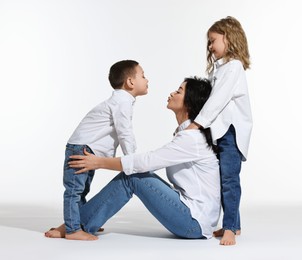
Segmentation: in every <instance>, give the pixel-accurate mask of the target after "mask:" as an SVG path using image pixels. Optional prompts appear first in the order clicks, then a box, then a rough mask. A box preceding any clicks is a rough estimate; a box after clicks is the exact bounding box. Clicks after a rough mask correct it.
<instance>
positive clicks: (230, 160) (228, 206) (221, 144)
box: [217, 125, 242, 232]
mask: <svg viewBox="0 0 302 260" xmlns="http://www.w3.org/2000/svg"><path fill="white" fill-rule="evenodd" d="M217 145H218V148H219V155H218V157H219V164H220V176H221V193H222V194H221V199H222V208H223V212H224V214H223V220H222V227H223V229H224V230H232V231H233V232H236V231H237V230H240V229H241V226H240V214H239V204H240V197H241V187H240V177H239V173H240V170H241V160H242V155H241V152H240V151H239V149H238V147H237V144H236V133H235V128H234V126H233V125H231V126H230V127H229V129H228V131H227V132H226V133H225V135H224V136H223V137H222V138H220V139H218V140H217Z"/></svg>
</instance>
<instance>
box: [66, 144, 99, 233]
mask: <svg viewBox="0 0 302 260" xmlns="http://www.w3.org/2000/svg"><path fill="white" fill-rule="evenodd" d="M84 148H86V150H87V151H88V152H90V153H93V152H92V150H91V149H90V148H89V147H88V146H87V145H73V144H67V145H66V150H65V161H64V176H63V184H64V187H65V192H64V222H65V227H66V233H67V234H71V233H73V232H76V231H79V230H81V221H80V209H79V208H80V207H81V206H82V205H84V204H85V203H86V195H87V194H88V192H89V191H90V184H91V182H92V179H93V176H94V170H93V171H89V172H85V173H82V174H75V171H77V169H74V168H70V167H69V165H68V161H70V158H69V156H70V155H79V154H80V155H83V151H84Z"/></svg>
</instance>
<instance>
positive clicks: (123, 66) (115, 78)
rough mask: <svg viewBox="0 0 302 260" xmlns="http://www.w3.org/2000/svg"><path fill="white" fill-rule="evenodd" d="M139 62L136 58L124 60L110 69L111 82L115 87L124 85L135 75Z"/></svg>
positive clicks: (118, 87) (109, 77)
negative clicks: (128, 78)
mask: <svg viewBox="0 0 302 260" xmlns="http://www.w3.org/2000/svg"><path fill="white" fill-rule="evenodd" d="M138 64H139V63H138V62H137V61H134V60H122V61H118V62H116V63H114V64H113V65H112V66H111V68H110V70H109V76H108V79H109V82H110V84H111V86H112V87H113V88H114V89H120V88H122V87H123V85H124V82H125V80H126V79H127V77H129V76H134V75H135V73H136V70H135V68H136V66H137V65H138Z"/></svg>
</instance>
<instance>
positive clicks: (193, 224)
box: [46, 77, 220, 239]
mask: <svg viewBox="0 0 302 260" xmlns="http://www.w3.org/2000/svg"><path fill="white" fill-rule="evenodd" d="M210 92H211V84H210V83H209V81H208V80H206V79H199V78H196V77H194V78H185V80H184V82H183V83H182V84H181V86H180V87H179V88H178V90H177V91H175V92H173V93H171V94H170V97H169V98H168V105H167V107H168V108H169V109H171V110H172V111H173V112H174V113H175V115H176V119H177V122H178V127H177V129H176V132H175V136H174V138H173V140H172V141H171V142H169V143H168V144H166V145H164V146H163V147H161V148H159V149H157V150H154V151H151V152H147V153H142V154H131V155H126V156H124V157H118V158H102V157H97V156H95V155H93V154H90V153H87V152H86V151H85V154H86V156H80V155H75V156H71V157H70V158H71V159H73V160H71V161H70V162H69V166H70V167H74V168H80V170H79V171H77V173H78V174H80V173H82V172H85V171H87V170H90V169H98V168H103V169H111V170H118V171H123V172H120V173H119V174H118V175H117V176H116V177H115V178H114V179H113V180H112V181H111V182H109V183H108V184H107V185H106V186H105V187H104V188H103V189H102V190H101V191H100V192H99V193H98V194H96V195H95V196H94V197H93V198H92V199H91V200H89V201H88V202H87V203H86V204H85V205H83V206H82V207H81V210H80V211H81V223H82V226H83V229H84V231H86V232H88V233H90V234H94V233H96V232H97V231H98V230H99V228H100V227H101V226H102V225H103V224H104V223H105V222H106V221H107V220H108V219H109V218H110V217H112V216H113V215H114V214H115V213H117V212H118V211H119V210H120V209H121V208H122V207H123V206H124V205H125V204H126V203H127V202H128V201H129V200H130V199H131V197H132V195H133V194H135V195H136V196H137V197H138V198H139V199H140V200H141V201H142V202H143V204H144V205H145V206H146V208H147V209H148V210H149V211H150V212H151V213H152V214H153V216H154V217H155V218H157V219H158V221H159V222H160V223H161V224H162V225H163V226H165V227H166V228H167V229H168V230H169V231H170V232H171V233H173V234H175V235H176V236H178V237H181V238H207V239H208V238H211V237H212V234H213V231H214V229H215V228H216V225H217V223H218V220H219V214H220V178H219V165H218V160H217V157H216V154H215V152H214V151H213V150H214V149H215V147H214V146H213V143H212V138H211V134H210V131H209V129H193V130H185V128H186V127H187V126H188V125H189V124H190V123H191V122H192V121H193V120H194V118H195V117H196V116H197V114H198V113H199V111H200V110H201V108H202V107H203V105H204V103H205V102H206V100H207V99H208V97H209V95H210ZM165 167H166V172H167V178H168V180H169V181H170V182H171V184H172V185H173V186H170V185H169V184H168V183H166V182H165V181H164V180H163V179H161V178H160V177H159V176H157V175H156V174H155V173H153V172H150V171H152V170H157V169H161V168H165ZM58 231H59V232H61V234H62V233H64V227H63V226H60V227H59V228H57V229H55V230H53V232H58ZM49 232H51V231H49ZM49 232H47V233H46V236H48V237H55V236H52V234H51V233H49Z"/></svg>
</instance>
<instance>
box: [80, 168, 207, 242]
mask: <svg viewBox="0 0 302 260" xmlns="http://www.w3.org/2000/svg"><path fill="white" fill-rule="evenodd" d="M133 194H135V195H136V196H137V197H138V198H139V199H140V200H141V201H142V202H143V204H144V205H145V206H146V208H147V209H148V210H149V211H150V212H151V214H152V215H153V216H154V217H155V218H156V219H157V220H158V221H159V222H160V223H161V224H162V225H163V226H165V227H166V228H167V229H168V230H169V231H170V232H171V233H173V234H175V235H176V236H178V237H182V238H204V237H203V235H202V230H201V228H200V226H199V224H198V222H197V221H196V220H195V219H193V218H192V217H191V214H190V209H189V208H188V207H187V206H186V205H185V204H184V203H182V202H181V200H180V197H179V194H178V193H177V192H176V191H175V190H173V189H172V188H171V187H170V186H169V185H168V184H167V183H166V182H165V181H164V180H163V179H161V178H160V177H159V176H157V175H156V174H154V173H150V172H146V173H138V174H132V175H126V174H125V173H123V172H121V173H119V174H118V175H117V176H116V177H115V178H114V179H113V180H111V181H110V182H109V183H108V184H107V185H106V186H105V187H104V188H103V189H102V190H101V191H100V192H99V193H98V194H96V195H95V196H94V197H93V198H92V199H90V200H89V201H88V202H87V203H86V204H85V205H83V206H82V207H81V209H80V212H81V222H82V225H83V229H84V230H85V231H86V232H88V233H95V232H97V231H98V230H99V228H100V227H102V226H103V224H104V223H105V222H106V221H107V220H108V219H109V218H111V217H112V216H113V215H114V214H115V213H117V212H118V211H119V210H120V209H121V208H122V207H123V206H124V205H125V204H126V203H127V202H128V201H129V200H130V199H131V198H132V196H133Z"/></svg>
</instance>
